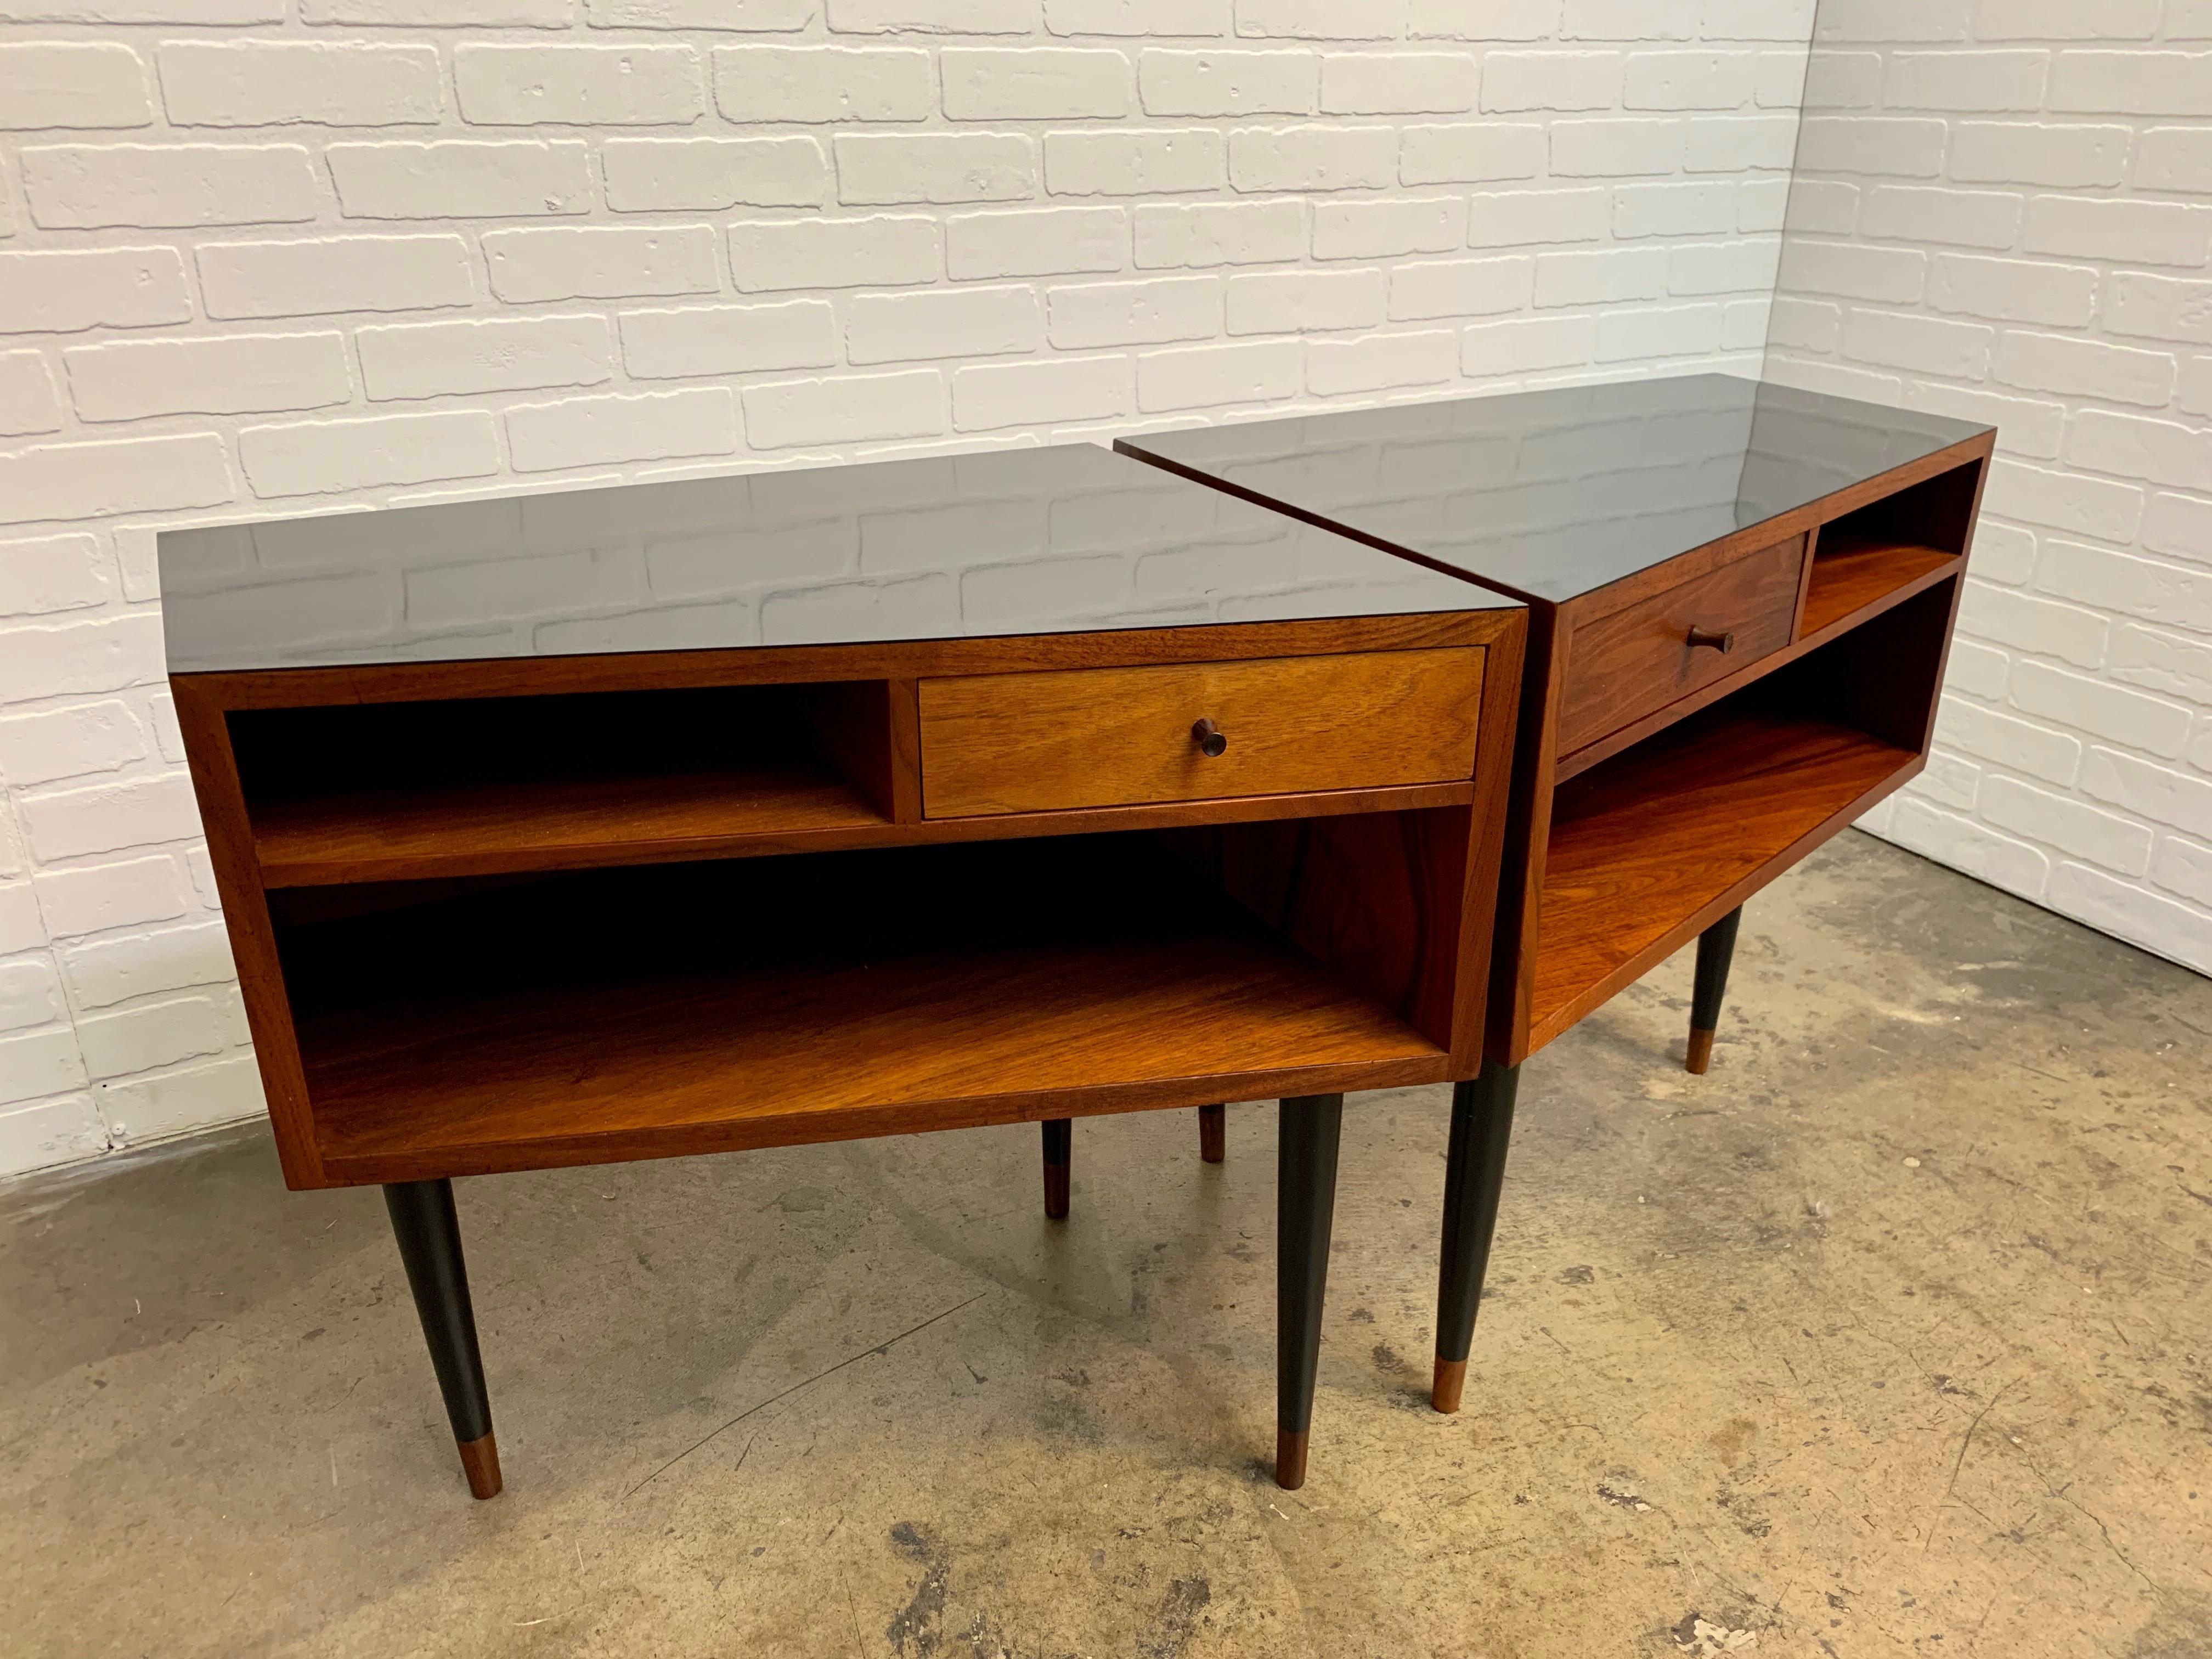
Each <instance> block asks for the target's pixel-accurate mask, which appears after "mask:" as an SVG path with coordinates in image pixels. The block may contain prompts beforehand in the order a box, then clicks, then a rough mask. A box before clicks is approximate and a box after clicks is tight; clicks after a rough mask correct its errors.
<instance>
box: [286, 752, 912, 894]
mask: <svg viewBox="0 0 2212 1659" xmlns="http://www.w3.org/2000/svg"><path fill="white" fill-rule="evenodd" d="M886 822H887V821H886V820H885V819H884V817H883V815H882V814H880V813H878V811H875V810H874V809H873V808H872V807H871V806H870V805H868V803H867V802H866V800H864V799H862V798H861V796H860V791H859V790H857V789H855V788H854V787H853V786H852V785H851V784H849V783H848V782H846V781H844V780H843V779H842V778H839V777H836V776H833V775H830V774H829V772H827V771H826V770H817V769H809V768H807V767H805V766H801V765H796V764H794V765H790V766H784V767H776V768H753V769H742V770H741V769H715V770H707V769H699V770H692V771H677V772H667V773H658V774H653V773H646V774H634V775H627V776H605V775H602V776H595V777H582V778H537V779H513V780H503V781H494V782H488V783H481V784H473V785H457V786H453V787H447V788H443V789H407V788H392V789H370V790H354V791H349V792H347V793H340V794H331V795H314V796H308V797H304V798H300V799H283V800H276V801H271V802H270V803H268V804H266V805H262V806H258V807H257V808H256V809H255V811H254V812H253V847H254V852H255V854H256V855H257V856H258V858H259V860H260V861H261V875H262V879H263V881H264V882H265V883H266V884H268V885H269V886H270V887H313V886H324V885H330V884H337V883H342V882H366V881H398V880H406V879H410V878H424V877H450V876H483V875H495V874H501V873H505V872H519V871H537V870H564V869H580V868H584V867H586V866H592V865H598V864H617V863H623V862H629V861H644V860H653V859H675V858H711V857H715V856H726V855H729V854H738V853H766V852H787V851H796V850H803V849H805V848H811V847H824V846H829V845H832V844H842V843H843V842H847V841H848V840H849V839H851V836H852V834H853V833H854V832H865V831H866V830H868V829H872V828H877V829H879V828H882V827H884V825H885V824H886ZM841 832H843V833H841Z"/></svg>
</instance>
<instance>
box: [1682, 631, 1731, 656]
mask: <svg viewBox="0 0 2212 1659" xmlns="http://www.w3.org/2000/svg"><path fill="white" fill-rule="evenodd" d="M1701 645H1709V646H1711V647H1712V648H1713V649H1714V650H1716V651H1717V652H1719V653H1721V655H1723V657H1725V656H1726V655H1728V653H1729V652H1731V651H1733V650H1735V635H1734V634H1733V633H1728V634H1717V633H1715V632H1714V631H1713V630H1712V629H1710V628H1697V627H1692V629H1690V649H1691V650H1692V651H1694V650H1696V649H1697V648H1698V647H1699V646H1701Z"/></svg>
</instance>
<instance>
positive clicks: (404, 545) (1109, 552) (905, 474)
mask: <svg viewBox="0 0 2212 1659" xmlns="http://www.w3.org/2000/svg"><path fill="white" fill-rule="evenodd" d="M159 553H160V558H161V599H162V616H163V622H164V625H165V629H166V632H167V641H168V659H169V668H170V670H171V671H173V672H175V673H195V672H201V671H210V670H223V669H233V670H234V669H254V668H289V667H301V666H313V665H322V664H356V665H358V664H365V663H385V662H428V661H448V662H450V661H461V660H465V659H474V658H487V657H533V656H571V655H585V654H589V653H597V652H610V651H673V650H696V649H708V648H717V647H732V646H751V645H817V644H845V643H854V644H858V643H872V642H882V641H896V640H928V639H947V638H960V637H967V636H980V635H1012V634H1054V633H1085V632H1094V631H1097V630H1101V629H1121V628H1160V627H1176V626H1189V625H1194V624H1197V623H1246V622H1285V621H1294V620H1299V619H1304V618H1311V617H1369V616H1391V615H1404V614H1408V613H1413V612H1419V611H1477V610H1486V609H1490V608H1492V607H1495V606H1498V605H1510V603H1511V601H1510V600H1507V599H1499V598H1498V596H1496V595H1494V594H1491V593H1486V592H1483V591H1482V590H1481V589H1479V588H1474V587H1471V586H1468V584H1467V583H1465V582H1462V581H1460V580H1456V579H1455V578H1453V577H1450V576H1447V575H1442V574H1437V572H1435V571H1432V570H1428V569H1425V568H1422V567H1421V566H1419V565H1416V564H1413V563H1410V562H1407V561H1406V560H1404V559H1401V558H1398V557H1396V556H1393V555H1391V554H1389V553H1386V552H1382V551H1378V550H1376V549H1374V548H1371V547H1368V546H1365V545H1364V544H1361V543H1358V542H1356V541H1352V540H1349V539H1347V538H1345V537H1342V536H1340V535H1336V534H1334V533H1333V532H1329V531H1328V530H1324V529H1317V528H1316V527H1315V526H1310V525H1306V524H1302V523H1299V522H1297V520H1293V519H1290V518H1286V517H1285V516H1284V515H1283V514H1281V513H1275V512H1271V511H1269V510H1267V508H1264V507H1254V506H1251V505H1249V504H1247V503H1245V502H1243V501H1238V500H1237V499H1235V498H1234V497H1232V496H1229V495H1224V494H1223V493H1222V492H1220V491H1219V490H1217V489H1212V488H1210V487H1208V486H1206V485H1204V484H1198V483H1189V482H1187V481H1186V480H1183V479H1181V478H1177V477H1174V476H1173V475H1172V474H1170V473H1167V472H1164V471H1160V470H1159V469H1158V468H1157V467H1152V466H1147V465H1143V464H1142V463H1140V462H1138V461H1133V460H1131V459H1128V458H1127V457H1126V456H1121V455H1116V454H1115V453H1113V452H1112V451H1110V450H1107V449H1103V448H1099V447H1096V446H1092V445H1087V444H1071V445H1066V446H1064V447H1057V448H1045V449H1010V450H999V451H994V452H990V453H982V454H975V455H961V456H943V457H931V458H928V459H917V460H903V461H878V462H868V463H859V464H854V465H846V466H830V467H811V468H806V469H803V470H797V469H794V470H789V471H768V472H755V473H749V474H743V475H738V476H733V477H710V478H696V479H687V480H683V481H680V482H673V483H646V484H626V485H622V486H618V487H616V488H613V489H580V490H568V491H559V492H552V493H547V494H540V495H516V496H507V497H501V498H497V499H487V500H483V501H457V502H453V503H449V504H441V505H436V506H428V507H399V508H390V509H385V510H380V511H369V512H359V513H325V514H323V515H321V516H319V517H314V518H305V519H284V520H272V521H268V522H263V523H258V524H250V525H236V526H213V527H208V528H196V529H191V530H177V531H169V532H164V533H163V534H162V535H161V538H160V540H159Z"/></svg>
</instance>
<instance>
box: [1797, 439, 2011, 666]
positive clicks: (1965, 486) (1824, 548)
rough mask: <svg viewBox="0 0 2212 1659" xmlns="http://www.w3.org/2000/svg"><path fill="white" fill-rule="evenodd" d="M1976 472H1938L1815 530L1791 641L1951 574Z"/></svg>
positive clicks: (1971, 467) (1969, 518)
mask: <svg viewBox="0 0 2212 1659" xmlns="http://www.w3.org/2000/svg"><path fill="white" fill-rule="evenodd" d="M1981 471H1982V463H1981V462H1979V461H1973V462H1971V463H1969V464H1968V465H1965V466H1961V467H1954V468H1953V469H1952V470H1951V471H1948V472H1939V473H1937V474H1936V476H1935V477H1932V478H1929V479H1926V480H1923V482H1922V483H1917V484H1914V485H1912V486H1911V487H1910V488H1909V489H1901V490H1899V492H1898V493H1897V494H1895V495H1888V496H1885V497H1883V498H1882V499H1881V501H1874V502H1871V503H1869V505H1867V506H1865V507H1859V508H1857V510H1855V511H1853V512H1850V513H1844V515H1843V516H1842V517H1841V518H1839V519H1837V520H1833V521H1832V523H1830V524H1828V525H1826V526H1823V527H1822V529H1821V531H1820V535H1819V536H1818V537H1817V538H1815V540H1814V549H1813V568H1812V569H1811V571H1810V572H1809V573H1808V576H1807V580H1806V586H1805V608H1804V614H1803V616H1802V618H1801V620H1800V622H1799V623H1798V628H1797V637H1798V638H1800V639H1810V638H1812V637H1813V636H1814V635H1816V634H1819V633H1820V632H1821V631H1822V630H1823V629H1828V628H1832V627H1833V626H1835V625H1836V624H1837V623H1841V622H1843V621H1844V620H1845V619H1846V618H1847V617H1854V616H1857V615H1859V614H1861V613H1862V612H1864V611H1868V610H1869V608H1870V607H1874V606H1877V605H1881V604H1883V603H1884V602H1886V601H1895V600H1899V599H1906V598H1909V597H1911V594H1912V593H1913V592H1917V591H1918V589H1919V588H1921V587H1923V586H1926V585H1927V584H1928V583H1929V581H1931V580H1937V579H1938V578H1940V576H1941V575H1942V574H1944V573H1946V572H1948V571H1949V570H1950V569H1952V568H1954V566H1955V564H1956V563H1957V562H1958V560H1959V559H1960V557H1961V556H1963V555H1964V554H1965V552H1966V538H1967V535H1968V533H1969V531H1970V528H1971V526H1972V523H1973V509H1974V497H1975V492H1976V490H1977V489H1978V487H1979V485H1980V483H1981Z"/></svg>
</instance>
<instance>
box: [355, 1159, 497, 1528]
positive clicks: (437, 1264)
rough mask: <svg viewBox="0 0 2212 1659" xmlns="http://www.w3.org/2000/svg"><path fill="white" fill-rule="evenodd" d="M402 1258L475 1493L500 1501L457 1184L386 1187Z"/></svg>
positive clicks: (402, 1183)
mask: <svg viewBox="0 0 2212 1659" xmlns="http://www.w3.org/2000/svg"><path fill="white" fill-rule="evenodd" d="M384 1203H385V1207H386V1208H387V1209H388V1210H390V1211H391V1212H392V1235H393V1237H396V1238H398V1241H399V1259H400V1261H403V1262H404V1263H405V1264H406V1267H407V1285H408V1288H409V1289H410V1290H412V1291H414V1292H415V1311H416V1313H417V1314H419V1315H421V1316H422V1336H423V1339H424V1340H426V1341H428V1343H429V1345H430V1363H431V1364H432V1365H434V1366H435V1367H436V1368H437V1372H438V1387H439V1389H441V1391H442V1392H443V1393H444V1395H445V1396H446V1415H447V1418H448V1419H451V1421H452V1423H453V1439H454V1441H455V1443H457V1444H458V1445H459V1448H460V1453H461V1468H462V1469H463V1470H464V1471H465V1472H466V1474H467V1475H468V1477H469V1490H470V1491H471V1492H473V1493H475V1494H476V1495H477V1497H478V1498H496V1497H498V1496H499V1489H500V1478H499V1445H498V1443H497V1442H496V1441H495V1440H494V1439H493V1438H492V1433H491V1400H490V1397H489V1395H486V1394H485V1392H484V1378H483V1356H482V1355H481V1354H479V1353H478V1352H477V1316H476V1310H474V1309H473V1308H471V1306H470V1305H469V1273H468V1267H467V1265H466V1264H465V1262H463V1261H462V1260H461V1225H460V1222H459V1219H458V1218H456V1217H455V1216H454V1214H453V1182H450V1181H396V1182H391V1183H390V1184H388V1185H387V1186H386V1188H385V1189H384Z"/></svg>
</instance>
